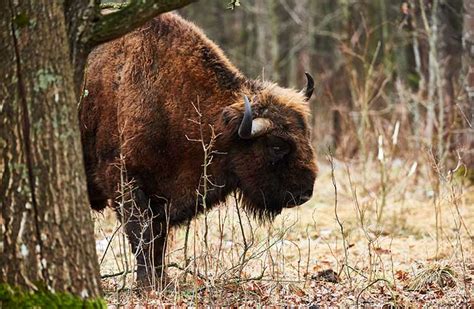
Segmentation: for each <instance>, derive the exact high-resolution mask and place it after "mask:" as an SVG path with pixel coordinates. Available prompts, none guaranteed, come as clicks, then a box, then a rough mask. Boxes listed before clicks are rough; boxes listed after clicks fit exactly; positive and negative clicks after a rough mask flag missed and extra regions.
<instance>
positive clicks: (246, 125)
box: [239, 95, 252, 139]
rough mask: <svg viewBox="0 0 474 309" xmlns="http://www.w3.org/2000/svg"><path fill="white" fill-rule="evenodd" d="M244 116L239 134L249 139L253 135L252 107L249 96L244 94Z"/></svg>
mask: <svg viewBox="0 0 474 309" xmlns="http://www.w3.org/2000/svg"><path fill="white" fill-rule="evenodd" d="M244 105H245V111H244V118H243V119H242V122H241V123H240V127H239V136H240V138H242V139H249V138H251V137H252V108H251V107H250V102H249V98H247V96H246V95H244Z"/></svg>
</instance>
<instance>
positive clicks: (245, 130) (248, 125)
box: [239, 96, 272, 139]
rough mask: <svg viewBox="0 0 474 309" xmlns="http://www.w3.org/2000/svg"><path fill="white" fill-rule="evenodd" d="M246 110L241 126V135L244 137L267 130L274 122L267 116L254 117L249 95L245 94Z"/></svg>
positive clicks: (247, 137) (256, 134)
mask: <svg viewBox="0 0 474 309" xmlns="http://www.w3.org/2000/svg"><path fill="white" fill-rule="evenodd" d="M244 104H245V111H244V117H243V119H242V122H241V123H240V126H239V136H240V138H242V139H250V138H252V137H255V136H259V135H261V134H263V133H265V132H267V130H268V128H270V127H271V125H272V122H271V121H270V120H269V119H266V118H255V119H252V108H251V107H250V102H249V99H248V98H247V96H244Z"/></svg>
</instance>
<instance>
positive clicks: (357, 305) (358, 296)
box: [356, 278, 392, 308]
mask: <svg viewBox="0 0 474 309" xmlns="http://www.w3.org/2000/svg"><path fill="white" fill-rule="evenodd" d="M381 281H382V282H385V283H386V284H387V286H388V287H389V288H390V287H391V285H392V284H391V283H390V281H388V280H387V279H383V278H379V279H375V280H374V281H372V282H371V283H369V284H368V285H367V286H365V287H364V288H363V289H362V290H361V291H360V292H359V294H358V295H357V298H356V308H359V299H360V297H361V295H362V293H364V292H365V291H366V290H367V289H369V288H370V287H371V286H373V285H374V284H376V283H377V282H381ZM390 291H391V288H390Z"/></svg>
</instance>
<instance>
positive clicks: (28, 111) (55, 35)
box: [0, 0, 100, 297]
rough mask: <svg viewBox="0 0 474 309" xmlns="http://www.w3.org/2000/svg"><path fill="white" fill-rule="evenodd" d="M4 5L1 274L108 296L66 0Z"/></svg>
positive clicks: (27, 283) (30, 285) (25, 283)
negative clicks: (79, 113)
mask: <svg viewBox="0 0 474 309" xmlns="http://www.w3.org/2000/svg"><path fill="white" fill-rule="evenodd" d="M4 2H6V3H4V5H2V7H3V9H2V10H1V13H0V14H1V19H0V20H1V27H0V35H1V39H0V40H1V42H2V44H3V46H4V48H2V52H1V55H0V61H1V62H2V63H1V65H0V72H1V76H2V80H3V81H4V83H3V87H1V90H0V91H1V96H0V99H1V108H0V109H1V110H2V113H1V116H0V125H1V130H0V132H1V136H0V143H1V145H2V147H1V148H2V156H1V161H0V165H1V166H2V170H3V172H2V175H1V178H2V181H1V187H0V196H1V197H2V199H1V202H0V203H1V212H0V225H1V229H0V241H1V243H0V244H1V246H0V251H1V253H0V265H1V267H0V281H1V282H7V283H9V284H10V285H16V286H20V287H22V288H25V289H28V290H36V289H37V288H38V286H43V287H47V288H48V289H54V290H55V291H67V292H71V293H73V294H75V295H81V296H82V297H96V296H98V295H100V286H99V277H98V274H99V268H98V263H97V258H96V252H95V241H94V232H93V227H92V221H91V217H90V212H89V209H88V207H87V205H88V202H87V195H86V194H85V192H86V186H85V175H84V167H83V161H82V151H81V145H80V142H79V141H80V139H79V128H78V124H77V111H76V106H77V105H76V97H75V94H74V87H73V85H74V83H73V68H72V66H71V63H70V62H69V61H68V59H69V44H68V37H67V33H66V26H65V24H64V15H63V14H64V12H63V7H62V5H61V4H59V2H51V3H50V4H45V3H40V2H36V1H29V2H28V1H22V2H21V3H17V2H13V1H11V0H10V1H4Z"/></svg>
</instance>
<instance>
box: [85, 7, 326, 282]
mask: <svg viewBox="0 0 474 309" xmlns="http://www.w3.org/2000/svg"><path fill="white" fill-rule="evenodd" d="M86 89H87V91H88V95H87V96H86V97H85V99H84V100H83V102H82V105H81V107H80V120H81V131H82V142H83V146H84V157H85V164H86V173H87V178H88V192H89V198H90V202H91V207H92V208H93V209H96V210H101V209H103V208H104V207H106V205H107V202H108V201H110V200H112V201H116V200H117V199H118V198H119V196H118V194H119V193H118V187H119V184H120V182H121V176H123V175H124V173H123V171H124V170H126V175H125V176H126V178H127V180H133V183H134V186H135V188H136V189H135V190H134V191H133V193H132V194H131V196H128V197H125V198H124V199H125V200H127V199H133V203H130V200H129V201H128V203H126V205H125V207H124V208H123V210H122V211H120V210H118V209H117V210H118V211H117V212H118V214H119V218H121V219H125V221H127V224H126V232H127V234H128V236H129V239H130V242H131V244H132V248H133V250H134V252H135V254H136V255H137V263H138V270H137V276H138V279H139V280H142V281H143V280H146V279H148V278H150V273H152V272H153V271H154V269H151V268H150V267H149V266H148V267H147V266H146V265H153V264H154V265H155V266H156V267H160V266H161V264H162V252H163V246H164V242H165V234H166V230H167V229H168V228H169V227H170V226H175V225H179V224H181V223H183V222H186V221H187V220H189V219H191V218H193V217H195V216H196V214H197V213H199V212H201V211H202V209H203V201H201V200H199V199H198V202H199V203H198V207H196V190H197V189H199V190H200V191H202V188H203V186H202V184H203V183H202V174H203V167H202V166H203V162H204V155H203V149H202V145H201V143H199V142H193V141H190V140H192V139H201V129H202V132H203V134H204V141H205V143H209V140H210V136H211V128H213V129H214V131H215V133H216V134H217V137H216V139H215V144H214V146H213V150H214V151H218V153H214V154H213V159H212V162H211V164H210V165H209V168H208V172H207V174H208V175H209V177H210V182H209V183H208V187H209V191H208V193H207V197H206V201H205V202H206V204H207V205H208V206H209V207H210V206H213V205H216V204H219V203H220V202H222V201H224V200H225V199H226V196H228V195H229V194H230V193H231V192H236V191H237V192H241V193H242V196H243V200H244V204H245V207H246V208H247V209H248V210H249V211H251V212H253V213H254V214H255V215H256V216H257V217H259V218H272V217H273V216H275V215H276V214H278V213H279V212H280V211H281V209H282V208H284V207H290V206H295V205H299V204H301V203H303V202H305V201H306V200H307V199H308V198H309V197H310V196H311V194H312V191H313V184H314V180H315V177H316V173H317V167H316V164H315V160H314V154H313V150H312V148H311V145H310V140H309V129H308V124H307V116H308V106H307V104H306V102H305V101H306V98H305V96H304V95H303V93H302V92H297V91H294V90H291V89H284V88H280V87H278V86H277V85H275V84H271V83H267V82H261V81H257V80H249V79H247V78H245V77H244V76H243V75H242V74H241V73H240V72H239V71H238V70H237V69H236V68H235V67H234V66H233V65H232V64H231V63H230V62H229V60H228V59H227V58H226V57H225V56H224V54H223V53H222V51H221V50H220V49H219V48H218V47H217V46H216V45H215V44H214V43H213V42H211V41H210V40H209V39H208V38H206V37H205V36H204V34H203V33H202V32H201V31H200V30H199V29H198V28H197V27H196V26H194V25H193V24H191V23H189V22H187V21H185V20H183V19H182V18H180V17H179V16H177V15H174V14H164V15H161V16H160V17H158V18H155V19H154V20H152V21H150V22H149V23H147V24H146V25H145V26H143V27H141V28H140V29H138V30H136V31H134V32H132V33H130V34H128V35H125V36H124V37H122V38H120V39H117V40H115V41H112V42H110V43H107V44H104V45H102V46H100V47H99V48H97V49H96V50H95V51H94V52H93V53H92V54H91V56H90V57H89V63H88V70H87V80H86ZM244 95H247V96H248V97H249V98H250V100H251V101H252V113H253V118H254V119H255V118H257V117H262V118H267V119H270V120H271V123H272V125H271V126H270V127H269V128H268V129H267V130H266V131H265V134H263V135H261V136H258V137H255V138H251V139H242V138H240V137H239V135H238V133H237V131H238V128H239V125H240V123H241V121H242V117H243V112H244V103H243V96H244ZM193 106H195V107H197V109H198V110H199V112H200V113H201V114H202V125H201V126H199V125H197V124H196V122H195V121H192V120H198V119H199V117H198V113H197V112H196V109H195V108H194V107H193ZM120 155H122V158H123V159H122V161H121V160H120ZM121 163H124V164H121ZM120 166H122V172H121V168H120ZM211 183H212V184H211ZM131 205H134V206H131ZM116 208H118V207H116ZM146 210H148V213H147V214H146V215H144V216H145V217H148V218H151V217H153V219H152V222H153V224H151V225H150V224H147V223H144V222H143V218H139V217H140V214H143V213H145V211H146ZM165 218H166V219H165ZM168 223H169V225H168ZM140 238H142V239H143V240H144V242H143V243H140Z"/></svg>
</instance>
